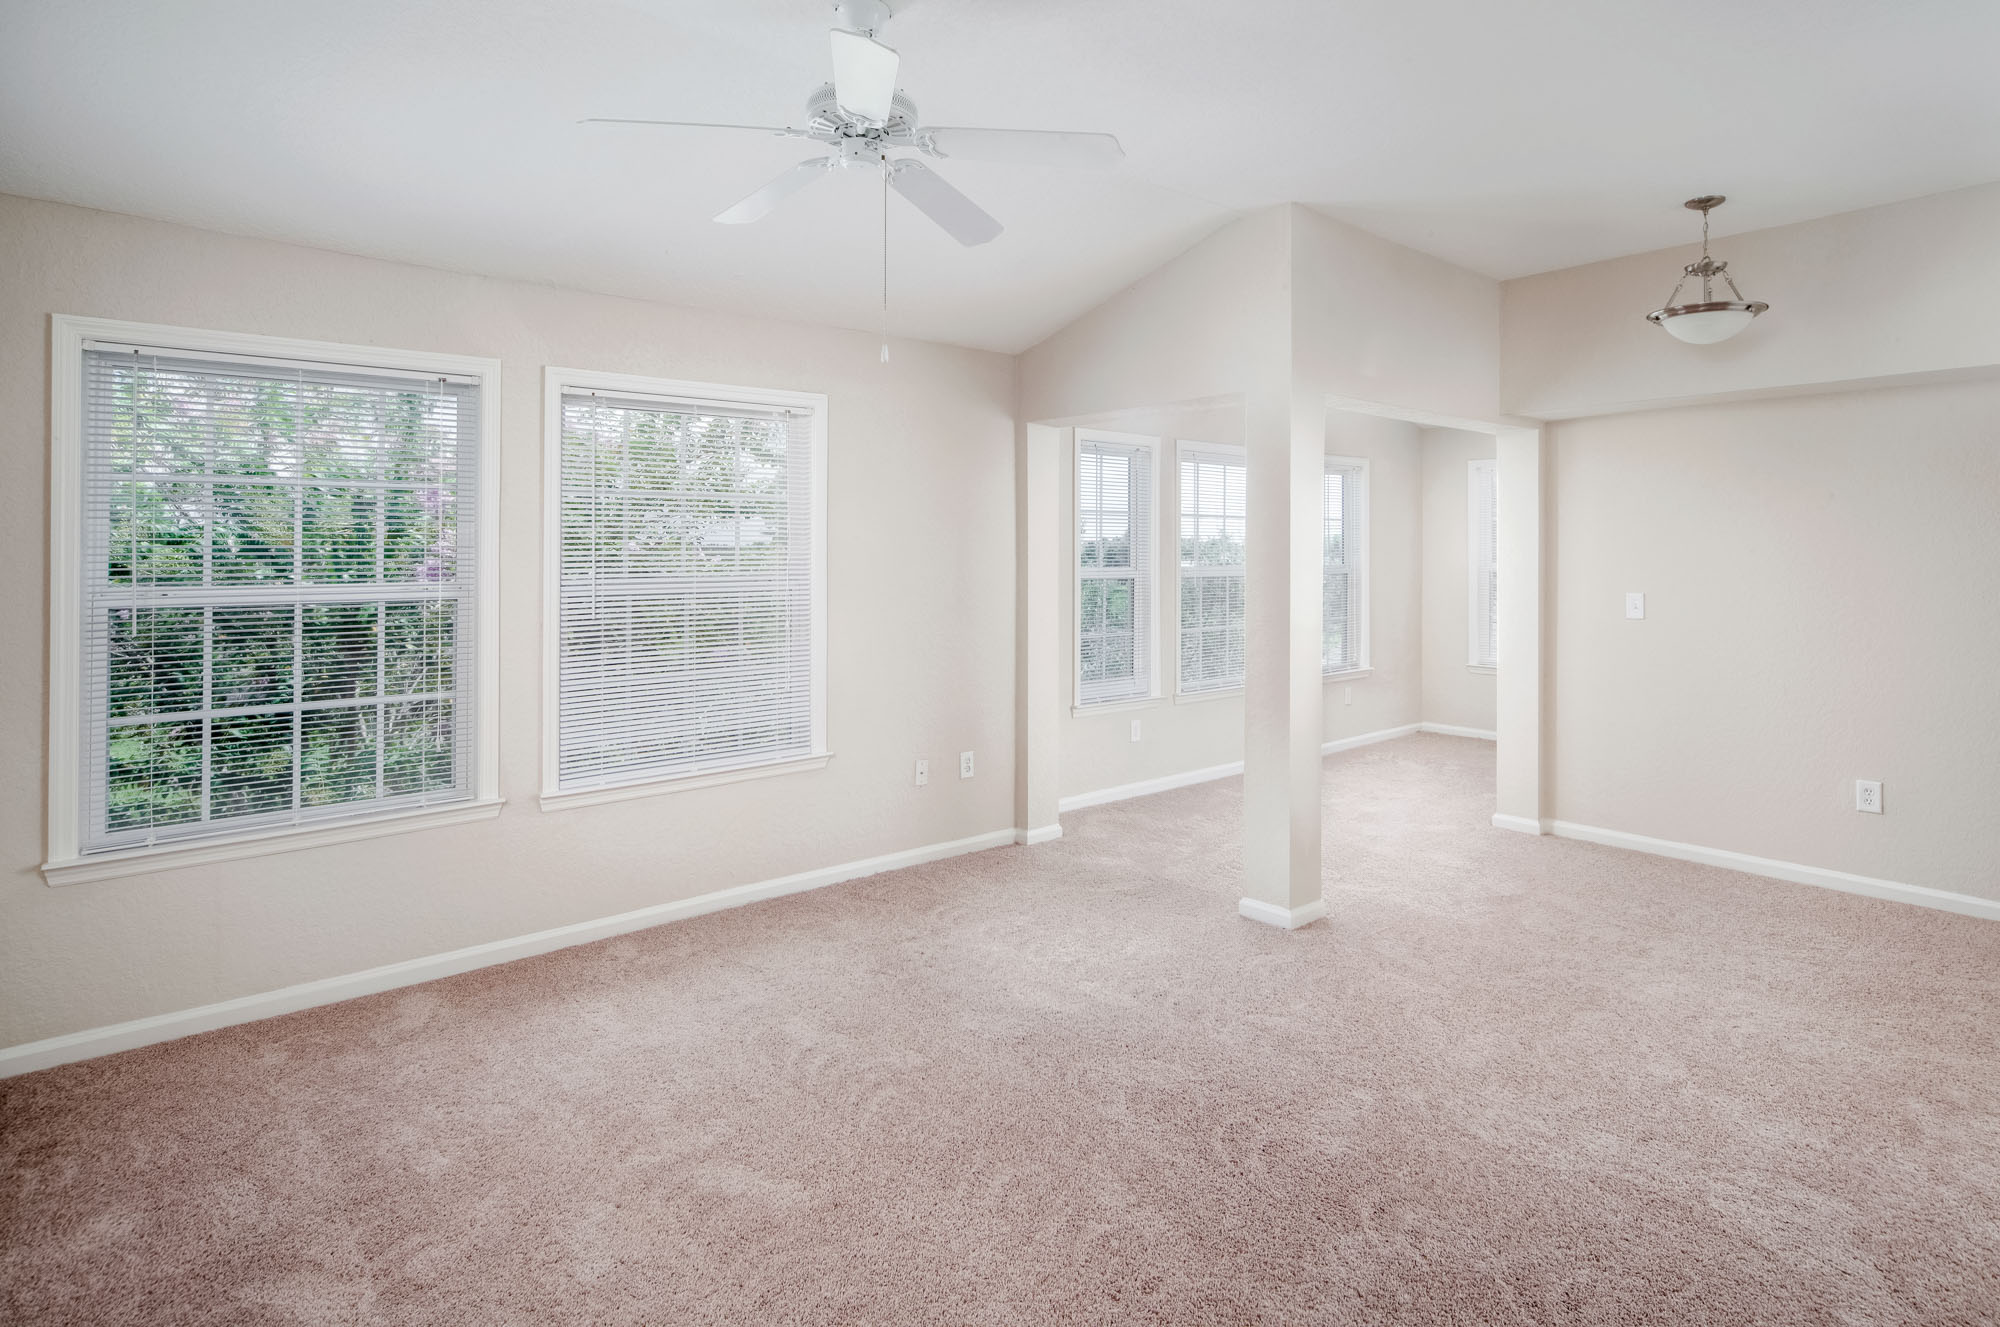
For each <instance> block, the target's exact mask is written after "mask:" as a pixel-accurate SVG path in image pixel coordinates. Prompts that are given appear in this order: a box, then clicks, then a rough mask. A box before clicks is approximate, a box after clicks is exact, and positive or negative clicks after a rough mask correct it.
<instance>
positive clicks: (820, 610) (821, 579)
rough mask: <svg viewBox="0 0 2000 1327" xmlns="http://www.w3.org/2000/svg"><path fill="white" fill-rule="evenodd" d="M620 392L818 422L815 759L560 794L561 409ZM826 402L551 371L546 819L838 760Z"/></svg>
mask: <svg viewBox="0 0 2000 1327" xmlns="http://www.w3.org/2000/svg"><path fill="white" fill-rule="evenodd" d="M568 391H579V392H591V391H597V392H613V393H618V394H621V395H626V396H640V397H645V396H657V397H661V398H663V399H664V400H679V401H687V400H690V399H692V400H696V401H714V402H716V403H718V404H723V403H726V404H730V405H772V406H791V407H796V408H798V409H801V410H805V411H808V412H810V413H811V415H812V525H813V535H812V559H813V571H812V750H811V751H810V752H808V753H807V754H806V755H804V756H799V757H795V758H792V759H787V760H779V761H767V762H758V763H754V764H746V765H734V766H724V767H721V768H711V769H704V770H700V771H698V772H696V773H692V774H682V775H676V776H672V777H669V778H652V779H637V780H634V781H632V782H630V783H617V784H606V785H604V786H602V787H597V788H564V787H562V698H561V689H562V402H563V393H565V392H568ZM826 437H827V422H826V397H825V395H824V394H822V393H818V392H793V391H782V390H778V389H775V388H768V387H730V386H723V385H720V384H717V383H707V382H686V381H682V380H680V379H675V378H649V377H645V376H642V375H638V374H631V373H602V372H599V371H597V370H595V369H564V368H554V367H551V368H547V369H545V370H544V371H543V373H542V795H541V807H542V810H544V811H562V810H568V809H570V808H574V807H582V806H601V805H603V804H604V803H607V802H622V801H629V800H631V799H633V798H638V797H654V796H659V795H662V794H666V793H677V792H689V791H692V790H694V789H696V788H713V787H716V786H719V785H721V784H727V783H739V782H742V781H744V780H746V779H761V778H774V777H777V776H779V775H784V774H796V773H799V772H800V771H802V770H816V769H823V768H824V767H825V766H826V764H827V762H828V761H830V760H832V759H833V753H832V752H831V751H829V750H828V749H827V742H826V587H827V579H826V546H827V544H826V490H827V474H826V457H827V446H826Z"/></svg>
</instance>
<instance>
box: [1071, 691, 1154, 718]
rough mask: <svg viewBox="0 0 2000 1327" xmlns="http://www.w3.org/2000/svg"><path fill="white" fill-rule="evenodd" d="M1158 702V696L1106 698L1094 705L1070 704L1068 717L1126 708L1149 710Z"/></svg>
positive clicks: (1116, 712)
mask: <svg viewBox="0 0 2000 1327" xmlns="http://www.w3.org/2000/svg"><path fill="white" fill-rule="evenodd" d="M1159 703H1160V698H1159V697H1158V696H1134V697H1132V698H1131V699H1130V700H1107V701H1103V702H1100V703H1099V704H1096V705H1072V706H1070V707H1069V713H1070V717H1071V718H1073V719H1081V718H1084V717H1085V716H1087V715H1091V714H1122V713H1124V712H1125V711H1126V710H1150V709H1152V708H1153V706H1155V705H1157V704H1159Z"/></svg>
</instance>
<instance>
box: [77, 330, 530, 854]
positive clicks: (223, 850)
mask: <svg viewBox="0 0 2000 1327" xmlns="http://www.w3.org/2000/svg"><path fill="white" fill-rule="evenodd" d="M90 341H119V342H127V343H132V344H138V345H151V346H160V347H170V348H172V349H175V350H185V351H190V352H193V353H195V354H216V355H245V356H250V357H253V358H257V359H263V360H271V359H296V360H303V361H309V362H311V363H315V364H342V365H352V366H354V367H358V368H369V369H387V370H392V371H394V370H401V371H405V372H411V373H421V374H426V375H431V374H451V375H453V376H459V377H467V378H471V379H473V380H475V381H476V382H477V384H478V391H479V397H480V409H479V491H478V502H479V516H480V519H479V522H478V534H477V540H478V542H477V544H476V546H475V547H476V549H477V552H476V554H475V561H474V566H476V567H477V568H478V572H477V575H478V583H477V585H476V586H475V587H474V599H473V602H474V604H475V605H476V611H477V615H478V619H479V625H478V629H477V630H478V635H477V637H476V641H475V645H474V653H475V664H474V669H473V673H474V679H473V685H474V688H475V691H474V720H473V769H472V797H471V798H470V799H464V800H459V801H455V802H448V803H444V804H442V805H439V806H435V807H426V808H424V809H422V810H419V811H388V812H384V813H382V814H381V815H379V816H371V817H368V818H365V819H357V820H352V821H347V822H344V823H341V824H338V825H302V826H298V827H296V828H293V827H289V826H288V827H286V828H283V829H275V830H274V829H264V828H260V829H256V830H248V831H244V832H242V833H238V834H228V833H223V834H217V835H213V836H210V837H205V838H201V839H196V840H191V841H189V842H187V843H184V844H181V843H176V844H159V845H154V846H151V847H134V848H120V849H114V850H111V851H108V852H98V853H92V854H90V855H89V856H88V857H85V856H83V855H82V853H81V850H80V848H81V843H82V826H81V818H82V808H81V806H80V805H79V804H78V789H79V788H80V786H81V779H82V766H83V738H84V732H83V726H82V719H83V714H82V708H81V707H82V704H83V694H84V693H83V678H82V675H81V669H82V666H83V659H82V650H81V646H82V638H81V633H82V629H83V580H82V575H83V528H84V514H83V492H84V483H83V451H84V436H83V352H84V346H85V344H86V343H87V342H90ZM49 457H50V459H49V470H50V484H49V488H50V498H49V763H48V799H49V820H48V859H47V860H46V861H45V862H44V863H43V864H42V878H43V879H44V880H46V881H47V882H48V883H49V884H51V885H68V884H81V883H83V882H85V881H90V880H109V879H114V878H116V877H119V876H129V875H141V874H145V873H149V872H153V871H165V870H170V869H173V868H175V867H181V866H197V865H203V864H206V863H209V862H219V861H228V860H232V859H235V858H241V857H255V856H262V855H265V854H267V853H277V852H289V851H292V850H294V849H299V848H310V847H318V846H321V845H323V844H329V843H346V842H351V841H353V840H356V839H368V838H377V837H380V836H382V835H386V834H402V833H407V832H408V831H410V830H413V829H425V828H430V827H433V826H437V825H450V824H460V823H463V822H465V821H468V820H483V819H488V818H490V817H492V816H495V815H498V814H499V813H500V807H501V805H502V802H501V800H500V752H499V736H500V689H499V686H498V681H499V654H500V629H499V620H500V614H499V605H500V598H499V576H498V568H497V562H498V558H499V551H500V538H499V525H500V522H499V515H500V502H499V499H500V464H499V462H500V361H499V360H497V359H479V358H475V357H472V356H469V355H445V354H439V353H436V352H434V351H426V350H388V349H384V348H383V347H380V346H351V345H342V344H339V343H336V342H332V341H301V340H296V339H293V338H289V337H275V336H259V335H256V334H254V333H249V332H213V331H205V330H202V329H199V328H192V327H173V326H167V325H163V324H159V323H135V322H126V321H123V320H120V319H115V318H81V317H76V316H73V315H70V314H61V313H59V314H56V315H54V317H53V318H51V320H50V324H49Z"/></svg>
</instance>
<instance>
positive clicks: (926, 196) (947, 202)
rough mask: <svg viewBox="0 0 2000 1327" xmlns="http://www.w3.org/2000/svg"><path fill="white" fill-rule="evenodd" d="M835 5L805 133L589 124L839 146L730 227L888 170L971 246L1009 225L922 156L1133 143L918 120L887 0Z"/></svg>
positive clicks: (797, 171) (1112, 147)
mask: <svg viewBox="0 0 2000 1327" xmlns="http://www.w3.org/2000/svg"><path fill="white" fill-rule="evenodd" d="M833 10H834V16H835V22H836V24H837V26H836V27H835V28H834V29H833V35H832V42H833V82H831V83H828V84H825V85H823V86H822V87H820V88H819V89H818V90H816V91H815V92H814V93H813V94H812V95H811V96H810V97H808V98H807V99H806V125H805V128H803V129H791V128H783V129H781V128H773V127H766V126H760V125H749V124H705V123H701V122H699V121H690V120H624V119H608V118H598V117H592V118H590V119H587V120H585V121H584V123H585V124H632V125H665V126H670V127H674V128H683V129H747V130H752V131H755V132H759V133H769V134H776V135H778V136H779V137H781V138H805V139H810V140H811V141H813V142H815V143H823V144H825V145H826V146H827V147H830V148H832V149H833V151H832V152H831V153H829V154H828V155H825V156H819V157H811V158H808V159H807V160H805V161H801V162H800V163H799V164H798V165H796V166H794V167H792V168H791V169H790V170H788V171H786V172H785V173H784V174H782V175H780V176H779V177H778V178H777V179H775V180H772V181H771V182H770V183H769V184H767V185H765V186H764V187H763V188H761V189H759V190H758V191H757V192H756V193H753V194H751V195H750V196H749V197H748V198H745V199H744V200H743V201H742V202H740V203H737V204H736V205H735V206H733V207H730V208H727V209H725V210H724V211H722V212H720V213H718V214H717V215H716V218H715V219H716V220H717V221H720V222H722V223H724V224H725V225H743V224H745V223H748V222H752V221H761V220H762V219H763V218H764V217H766V216H768V215H770V213H771V211H772V210H773V209H774V208H776V207H777V206H778V205H779V204H780V203H782V202H784V201H785V200H786V199H787V198H790V197H791V196H792V195H793V194H795V193H797V192H799V190H801V189H803V188H805V187H806V186H807V185H809V184H811V183H812V182H813V181H814V180H817V179H819V178H820V177H821V176H822V175H825V174H826V173H828V172H829V171H833V170H872V171H880V172H881V173H882V178H883V183H884V186H885V188H889V189H894V190H895V191H896V192H897V193H898V194H901V195H902V196H903V197H904V198H905V199H907V200H909V202H910V203H911V204H913V205H914V206H915V207H916V209H917V210H918V211H919V212H922V213H923V214H924V215H925V216H927V217H929V218H930V219H931V220H932V221H934V222H936V223H937V224H938V225H939V226H940V227H942V228H943V229H944V231H945V233H946V234H948V235H950V236H951V237H952V238H953V239H955V240H957V241H958V242H959V243H960V244H965V245H973V244H984V243H986V242H987V241H988V240H990V239H992V238H994V237H995V236H997V235H998V234H999V233H1000V231H1001V229H1002V227H1001V225H1000V223H999V222H998V221H996V220H994V219H993V217H992V216H990V215H988V214H987V212H986V211H985V209H983V208H981V207H980V206H979V205H978V204H977V203H975V202H973V201H972V200H971V199H970V198H967V197H966V196H965V195H964V194H962V193H960V192H959V191H958V190H957V189H955V188H953V187H952V186H951V185H950V184H948V183H946V181H945V179H944V177H943V176H941V175H939V174H938V173H937V172H936V171H934V170H932V169H931V168H930V167H929V166H928V165H927V164H925V162H924V161H923V160H922V157H933V158H940V159H945V158H963V159H965V160H968V161H997V162H1006V163H1010V164H1015V165H1027V166H1067V167H1077V168H1084V169H1100V170H1101V169H1107V168H1109V167H1111V166H1114V165H1116V164H1117V163H1118V162H1119V161H1120V160H1121V159H1123V157H1124V155H1125V151H1124V149H1123V148H1121V147H1120V146H1119V145H1118V140H1117V139H1116V138H1115V137H1113V136H1112V135H1110V134H1083V133H1062V132H1050V131H1045V130H1033V129H964V128H945V127H931V126H925V125H922V124H919V123H918V120H917V108H916V105H915V103H913V102H912V101H911V100H910V99H909V98H908V97H906V96H904V95H903V94H902V93H900V92H898V91H897V90H896V73H897V70H898V67H899V65H900V63H901V57H899V56H898V55H897V54H896V52H895V51H894V50H892V49H890V48H889V47H887V46H884V45H883V44H882V43H881V42H879V41H877V40H876V39H875V34H876V33H877V32H879V31H880V30H881V27H882V25H883V24H884V23H886V22H888V20H889V16H890V11H889V5H888V3H887V0H835V4H834V6H833ZM896 149H909V150H911V151H913V152H916V153H919V154H921V156H906V157H892V156H891V155H890V153H891V152H892V151H894V150H896ZM885 196H886V195H885Z"/></svg>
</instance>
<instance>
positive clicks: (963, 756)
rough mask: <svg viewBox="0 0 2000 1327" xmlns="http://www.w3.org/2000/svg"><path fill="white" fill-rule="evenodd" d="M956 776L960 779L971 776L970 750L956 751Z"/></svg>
mask: <svg viewBox="0 0 2000 1327" xmlns="http://www.w3.org/2000/svg"><path fill="white" fill-rule="evenodd" d="M958 777H959V778H961V779H969V778H971V777H972V753H971V752H970V751H961V752H959V753H958Z"/></svg>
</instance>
